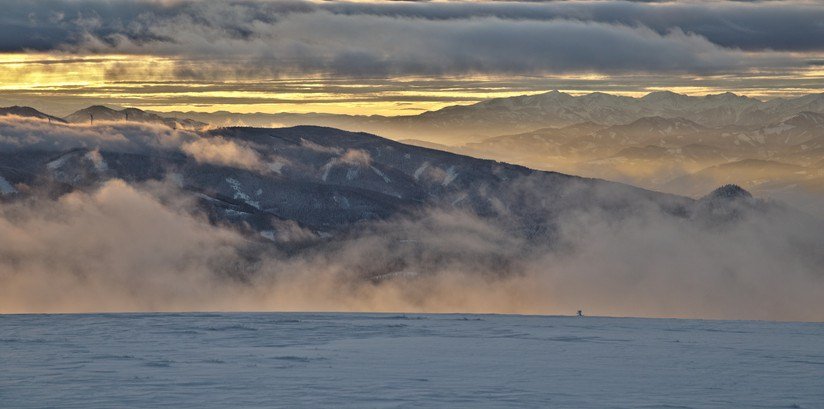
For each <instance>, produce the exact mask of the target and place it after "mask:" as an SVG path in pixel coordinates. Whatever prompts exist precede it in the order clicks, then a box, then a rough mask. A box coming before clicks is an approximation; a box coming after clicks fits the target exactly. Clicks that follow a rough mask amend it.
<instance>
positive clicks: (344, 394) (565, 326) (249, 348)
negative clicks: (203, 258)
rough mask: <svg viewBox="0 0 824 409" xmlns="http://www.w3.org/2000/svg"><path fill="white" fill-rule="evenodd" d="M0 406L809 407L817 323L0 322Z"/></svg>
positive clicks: (461, 319)
mask: <svg viewBox="0 0 824 409" xmlns="http://www.w3.org/2000/svg"><path fill="white" fill-rule="evenodd" d="M0 368H1V370H0V406H1V407H4V408H35V407H37V408H42V407H62V408H109V407H129V408H156V407H176V408H182V407H197V408H230V407H232V408H244V407H312V408H314V407H336V408H339V407H350V408H384V407H386V408H392V407H409V408H413V407H449V408H480V407H518V408H524V407H559V408H665V407H666V408H672V407H679V408H681V407H683V408H765V407H775V408H798V407H800V408H822V407H824V325H822V324H803V323H773V322H741V321H726V322H723V321H694V320H664V319H657V320H654V319H628V318H626V319H623V318H591V317H586V318H570V317H528V316H488V315H375V314H263V313H261V314H118V315H7V316H2V315H0Z"/></svg>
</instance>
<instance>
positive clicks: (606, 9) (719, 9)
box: [0, 0, 824, 78]
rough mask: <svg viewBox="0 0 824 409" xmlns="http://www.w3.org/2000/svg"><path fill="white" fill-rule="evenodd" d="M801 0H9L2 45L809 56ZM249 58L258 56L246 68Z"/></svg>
mask: <svg viewBox="0 0 824 409" xmlns="http://www.w3.org/2000/svg"><path fill="white" fill-rule="evenodd" d="M822 19H824V8H822V7H821V6H820V5H816V4H814V3H810V2H795V1H776V2H721V3H709V2H685V3H675V2H672V3H669V2H667V3H639V2H623V1H611V2H529V3H517V2H481V3H476V2H466V3H464V2H458V3H415V2H409V3H406V2H404V3H394V2H387V3H366V4H364V3H345V2H329V3H312V2H299V1H287V2H280V1H277V2H276V1H215V2H213V1H135V2H126V1H98V0H80V1H65V0H64V1H56V0H50V1H42V2H14V3H13V4H11V5H9V7H6V8H5V9H4V15H3V16H2V17H0V50H3V51H6V52H20V51H26V50H40V51H50V52H59V51H65V52H69V53H73V54H76V53H89V52H91V53H94V52H124V53H133V54H151V55H165V56H176V57H181V58H182V61H181V62H180V66H179V75H181V76H185V77H193V78H198V77H204V76H211V75H223V76H226V75H234V76H241V77H246V76H254V75H261V74H262V73H267V74H270V75H271V74H274V75H281V74H294V73H302V74H305V73H311V72H316V73H325V74H335V75H345V76H365V77H374V76H387V75H457V74H467V73H503V74H535V73H544V72H556V73H557V72H580V71H597V72H606V73H615V72H639V71H643V72H667V73H699V74H707V73H725V72H739V71H741V70H753V69H760V70H774V69H779V68H781V69H785V68H791V67H805V66H807V64H808V63H809V62H808V61H807V60H806V59H805V57H804V56H805V55H806V54H800V55H799V54H791V53H792V52H802V53H804V52H806V53H813V54H811V55H815V53H820V52H822V51H824V40H822V39H824V28H822V26H821V24H820V21H822ZM250 64H252V66H253V67H254V69H253V70H252V71H251V72H249V71H248V70H249V69H250V68H249V66H250Z"/></svg>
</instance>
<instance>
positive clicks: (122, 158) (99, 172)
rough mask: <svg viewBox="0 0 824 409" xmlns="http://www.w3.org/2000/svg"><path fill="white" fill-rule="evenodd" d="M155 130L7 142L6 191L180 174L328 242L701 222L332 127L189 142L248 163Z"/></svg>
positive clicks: (267, 221)
mask: <svg viewBox="0 0 824 409" xmlns="http://www.w3.org/2000/svg"><path fill="white" fill-rule="evenodd" d="M52 126H54V125H52ZM58 126H60V125H58ZM105 126H112V125H105ZM115 126H118V125H115ZM123 126H126V125H125V124H124V125H123ZM115 129H117V128H115ZM151 129H153V128H139V127H137V128H129V129H126V128H123V129H119V130H117V131H118V132H119V133H120V134H123V135H126V137H127V138H130V140H131V141H132V142H133V145H134V146H132V145H111V146H107V145H105V144H104V145H102V146H95V147H91V146H81V145H78V146H77V147H75V148H66V147H60V148H54V149H48V148H47V149H45V150H44V149H43V148H42V147H43V146H46V147H48V146H57V145H55V144H51V145H49V144H41V145H38V146H37V147H36V148H34V147H33V148H31V149H26V148H21V147H19V146H15V145H2V146H0V163H2V165H3V166H2V167H0V177H2V178H3V179H4V180H5V181H6V183H7V184H8V185H9V186H11V187H12V188H13V189H14V192H12V193H10V194H7V195H5V197H6V198H7V199H8V198H13V197H20V196H25V195H29V194H37V192H42V191H44V189H45V190H49V191H54V190H55V189H56V191H62V192H65V191H71V190H75V189H86V188H90V187H93V186H96V185H98V184H99V183H101V182H102V181H105V180H109V179H112V178H118V179H122V180H125V181H127V182H129V183H138V182H144V181H148V180H167V181H169V180H171V181H173V182H174V183H175V184H176V185H177V186H179V187H180V188H181V189H182V191H184V192H189V193H188V194H191V195H193V197H195V198H197V200H198V201H199V202H200V203H201V206H203V208H204V209H205V210H206V211H207V213H208V214H209V215H210V218H211V219H212V220H213V221H215V222H219V223H228V224H230V225H234V226H236V227H237V228H238V229H240V230H247V231H250V232H252V233H255V234H256V235H260V236H256V237H264V238H271V237H277V235H278V231H279V229H282V228H283V223H295V224H296V225H297V226H300V227H301V228H305V229H309V230H311V231H312V232H314V234H317V235H318V237H323V235H328V234H339V233H340V232H342V231H346V230H349V229H352V228H356V226H358V224H359V223H362V222H364V221H370V220H381V219H386V218H390V217H393V216H397V215H403V214H415V213H416V212H418V211H420V209H423V208H426V209H442V210H445V211H448V210H461V211H467V212H470V213H472V214H476V215H478V216H480V217H484V218H492V219H494V220H496V221H497V222H500V223H502V224H504V225H506V226H508V227H507V228H509V229H514V230H516V231H523V232H526V233H525V234H538V233H537V232H542V233H540V234H552V233H551V232H552V231H553V229H555V225H554V223H555V222H557V221H558V219H557V217H558V215H561V214H564V213H565V212H567V211H572V210H575V211H579V210H581V209H586V208H592V209H602V211H605V212H607V213H608V214H612V215H615V217H620V215H621V214H625V213H627V212H630V213H631V212H633V211H634V210H633V209H636V208H637V207H638V206H641V207H649V206H653V207H655V208H658V209H660V210H661V211H662V212H663V213H664V214H668V215H670V217H676V218H685V217H686V218H689V217H691V216H690V215H691V214H692V211H691V209H692V207H693V206H694V205H695V203H696V202H695V201H693V200H692V199H689V198H686V197H680V196H673V195H668V194H663V193H656V192H652V191H648V190H643V189H639V188H635V187H632V186H628V185H623V184H620V183H612V182H607V181H603V180H596V179H585V178H580V177H575V176H569V175H565V174H561V173H555V172H543V171H535V170H531V169H528V168H525V167H521V166H516V165H509V164H506V163H500V162H495V161H490V160H483V159H476V158H472V157H467V156H462V155H457V154H453V153H448V152H443V151H438V150H433V149H427V148H422V147H417V146H411V145H405V144H401V143H398V142H394V141H391V140H388V139H384V138H381V137H378V136H375V135H371V134H366V133H352V132H346V131H341V130H337V129H331V128H321V127H311V126H304V127H292V128H279V129H267V128H224V129H216V130H211V131H208V132H206V133H203V134H199V135H194V134H186V135H187V136H186V137H187V138H190V139H189V140H188V142H185V143H184V146H194V145H199V144H213V145H211V146H213V147H214V146H217V147H225V145H224V144H226V143H231V144H232V149H233V150H235V151H242V152H245V155H247V156H245V158H247V160H246V161H238V162H226V161H225V159H226V158H224V157H220V158H218V159H220V160H221V161H222V162H221V161H217V162H216V161H215V160H208V158H207V159H202V158H200V157H198V156H197V155H194V156H193V155H192V154H191V152H193V151H192V150H190V149H188V148H183V149H181V150H178V149H169V148H168V147H164V146H163V145H158V146H150V145H146V144H145V141H151V140H152V138H146V135H142V134H141V133H145V132H150V131H151ZM57 131H60V129H58V130H57ZM171 132H177V131H171ZM166 138H168V139H170V140H171V139H173V138H175V136H174V135H173V134H169V135H167V136H166ZM203 151H206V152H208V149H205V150H203ZM213 159H214V158H213ZM529 232H531V233H529Z"/></svg>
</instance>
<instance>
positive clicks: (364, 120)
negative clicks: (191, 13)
mask: <svg viewBox="0 0 824 409" xmlns="http://www.w3.org/2000/svg"><path fill="white" fill-rule="evenodd" d="M801 112H813V113H824V93H821V94H810V95H806V96H802V97H798V98H790V99H783V98H777V99H772V100H769V101H761V100H758V99H755V98H750V97H746V96H740V95H736V94H733V93H723V94H715V95H706V96H687V95H682V94H676V93H673V92H669V91H659V92H653V93H650V94H647V95H645V96H643V97H640V98H634V97H628V96H618V95H611V94H605V93H600V92H595V93H591V94H586V95H580V96H573V95H570V94H567V93H563V92H558V91H552V92H547V93H543V94H537V95H524V96H517V97H509V98H495V99H490V100H486V101H482V102H479V103H476V104H472V105H456V106H450V107H446V108H443V109H440V110H437V111H427V112H424V113H421V114H418V115H407V116H392V117H389V116H378V115H373V116H358V115H335V114H292V113H281V114H262V113H258V114H235V113H230V112H214V113H197V112H171V113H166V115H172V116H175V117H180V118H191V119H195V120H198V121H201V122H205V123H210V124H212V125H216V126H223V125H250V126H293V125H320V126H331V127H337V128H341V129H347V130H353V131H366V132H373V133H377V134H380V135H384V136H388V137H390V138H393V139H419V140H425V141H428V142H436V143H446V144H453V145H454V144H462V143H467V142H477V141H480V140H483V139H485V138H486V137H491V136H495V135H502V134H512V133H517V132H526V131H533V130H536V129H540V128H547V127H553V128H558V127H564V126H569V125H575V124H579V123H585V122H593V123H596V124H600V125H623V124H629V123H631V122H633V121H637V120H639V119H641V118H647V117H661V118H666V119H669V118H683V119H685V120H689V121H692V122H695V123H696V124H697V125H700V126H705V127H724V126H743V127H751V126H764V125H767V124H770V123H775V122H779V121H782V120H784V119H786V118H788V117H790V116H793V115H796V114H799V113H801Z"/></svg>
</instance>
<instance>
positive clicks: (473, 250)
mask: <svg viewBox="0 0 824 409" xmlns="http://www.w3.org/2000/svg"><path fill="white" fill-rule="evenodd" d="M129 116H130V118H129V121H125V119H124V120H105V119H101V120H97V119H96V120H95V121H94V122H93V123H91V121H90V122H89V123H87V122H85V121H83V120H81V119H82V115H79V119H78V122H79V123H74V124H72V123H70V124H64V123H60V122H57V121H54V120H51V121H50V120H49V119H42V118H41V117H39V115H29V117H21V116H4V117H0V190H2V205H0V209H2V210H1V211H0V242H1V243H0V244H2V246H0V248H2V249H3V250H2V260H4V261H3V262H2V264H1V267H0V274H1V275H0V280H2V283H3V286H2V290H0V300H2V305H0V309H2V310H3V311H80V310H95V311H100V310H169V309H172V310H191V309H230V310H231V309H246V310H248V309H302V310H329V309H334V310H356V311H388V310H395V311H399V310H403V311H458V310H460V311H477V312H480V311H487V312H490V311H494V312H543V313H547V312H552V313H559V312H563V311H574V310H575V309H579V308H585V309H587V310H588V311H592V312H593V313H599V312H601V313H607V312H608V313H610V314H617V315H659V316H660V315H668V316H702V317H747V318H781V319H820V317H821V316H822V314H824V305H822V304H821V302H820V297H819V296H818V295H819V294H820V291H821V289H822V288H824V277H822V275H821V271H820V269H819V268H818V266H820V265H821V263H822V262H824V249H822V247H821V246H822V244H821V243H824V237H822V232H824V227H822V222H821V220H820V219H817V218H815V217H813V216H810V215H807V214H805V213H803V212H799V211H797V210H794V209H793V208H791V207H788V206H786V205H783V204H781V203H777V202H774V201H769V200H766V201H765V200H761V199H758V198H753V197H752V196H751V195H750V194H749V193H747V192H746V191H744V190H742V189H740V188H738V187H735V186H728V187H724V188H722V189H719V190H715V191H714V192H713V193H710V190H711V189H708V190H707V191H706V192H704V193H703V195H704V197H702V198H700V199H698V200H696V199H692V198H688V197H683V196H676V195H670V194H664V193H658V192H654V191H650V190H644V189H639V188H636V187H632V186H629V185H624V184H620V183H613V182H607V181H604V180H598V179H588V178H581V177H576V176H570V175H566V174H562V173H556V172H544V171H535V170H532V169H529V168H526V167H522V166H517V165H510V164H506V163H501V162H496V161H491V160H483V159H477V158H472V157H468V156H462V155H457V154H454V153H449V152H444V151H439V150H433V149H427V148H423V147H417V146H412V145H407V144H403V143H399V142H395V141H392V140H389V139H385V138H381V137H378V136H375V135H372V134H366V133H352V132H347V131H342V130H337V129H332V128H324V127H313V126H301V127H290V128H279V129H268V128H245V127H233V128H215V129H209V130H202V131H195V130H189V129H184V128H182V127H178V126H177V125H174V126H172V127H170V126H167V124H166V123H165V122H163V123H158V122H157V121H146V122H137V118H142V117H141V116H132V115H131V114H130V115H129ZM685 124H687V125H688V123H686V122H685ZM579 128H580V129H582V130H593V129H602V128H603V126H602V125H598V126H593V125H582V126H580V127H579ZM690 128H692V126H686V125H682V126H681V129H690ZM603 129H606V128H603ZM628 132H629V131H628ZM714 188H715V186H713V189H714ZM779 283H780V284H779Z"/></svg>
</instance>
